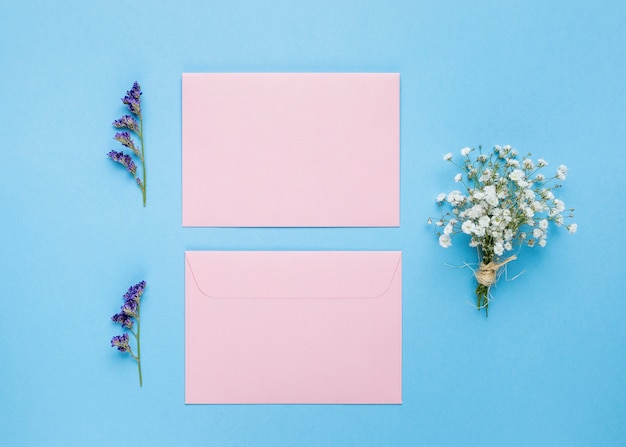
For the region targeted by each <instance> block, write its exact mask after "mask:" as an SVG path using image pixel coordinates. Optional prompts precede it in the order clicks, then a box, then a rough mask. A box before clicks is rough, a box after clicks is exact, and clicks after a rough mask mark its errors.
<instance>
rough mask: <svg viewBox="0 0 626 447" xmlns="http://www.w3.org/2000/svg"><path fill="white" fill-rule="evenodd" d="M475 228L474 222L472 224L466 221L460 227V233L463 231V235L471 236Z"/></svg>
mask: <svg viewBox="0 0 626 447" xmlns="http://www.w3.org/2000/svg"><path fill="white" fill-rule="evenodd" d="M475 227H476V224H475V223H474V222H472V221H471V220H466V221H465V222H463V225H461V231H463V233H465V234H472V232H473V231H474V228H475Z"/></svg>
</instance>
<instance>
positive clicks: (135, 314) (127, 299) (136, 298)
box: [111, 281, 146, 386]
mask: <svg viewBox="0 0 626 447" xmlns="http://www.w3.org/2000/svg"><path fill="white" fill-rule="evenodd" d="M145 288H146V282H145V281H141V282H138V283H137V284H135V285H134V286H130V287H129V288H128V291H127V292H126V293H125V294H124V297H123V298H124V304H122V307H121V308H120V311H119V312H118V313H116V314H115V315H113V316H112V317H111V320H113V321H114V322H116V323H118V324H120V325H121V326H122V327H123V328H124V329H125V330H128V332H124V333H123V334H121V335H116V336H114V337H113V338H112V339H111V347H113V348H117V350H118V351H120V352H128V353H129V354H130V356H131V358H132V359H133V360H135V361H136V362H137V369H138V371H139V386H142V385H143V379H142V375H141V340H140V335H141V325H140V321H141V320H140V318H139V311H140V309H141V295H143V292H144V290H145ZM135 323H137V324H136V327H137V330H136V331H135V330H133V327H135ZM128 333H130V334H132V336H133V337H134V338H135V343H136V346H137V354H135V353H134V352H133V349H132V347H131V345H130V338H129V336H128Z"/></svg>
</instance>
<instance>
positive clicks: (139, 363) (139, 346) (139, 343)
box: [135, 306, 143, 387]
mask: <svg viewBox="0 0 626 447" xmlns="http://www.w3.org/2000/svg"><path fill="white" fill-rule="evenodd" d="M139 312H140V306H137V318H136V320H137V336H136V339H137V357H136V358H135V360H137V371H138V372H139V386H140V387H141V386H143V380H142V377H141V339H140V337H139V336H140V335H141V321H140V319H139Z"/></svg>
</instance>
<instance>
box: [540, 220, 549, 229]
mask: <svg viewBox="0 0 626 447" xmlns="http://www.w3.org/2000/svg"><path fill="white" fill-rule="evenodd" d="M539 228H541V229H542V230H545V229H547V228H548V219H541V220H540V221H539Z"/></svg>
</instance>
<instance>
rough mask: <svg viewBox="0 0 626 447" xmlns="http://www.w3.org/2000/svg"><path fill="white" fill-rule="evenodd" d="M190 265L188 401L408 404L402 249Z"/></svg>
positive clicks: (192, 260)
mask: <svg viewBox="0 0 626 447" xmlns="http://www.w3.org/2000/svg"><path fill="white" fill-rule="evenodd" d="M185 260H186V262H185V402H186V403H188V404H400V403H402V253H401V252H397V251H377V252H374V251H362V252H361V251H351V252H346V251H327V252H323V251H308V252H307V251H292V252H253V251H246V252H238V251H232V252H225V251H187V252H185Z"/></svg>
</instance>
